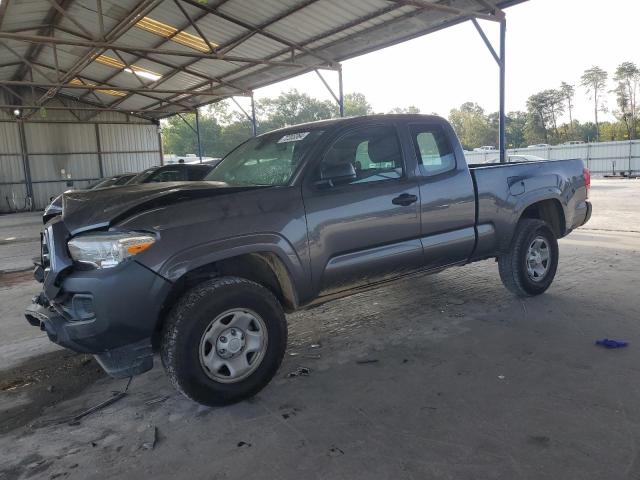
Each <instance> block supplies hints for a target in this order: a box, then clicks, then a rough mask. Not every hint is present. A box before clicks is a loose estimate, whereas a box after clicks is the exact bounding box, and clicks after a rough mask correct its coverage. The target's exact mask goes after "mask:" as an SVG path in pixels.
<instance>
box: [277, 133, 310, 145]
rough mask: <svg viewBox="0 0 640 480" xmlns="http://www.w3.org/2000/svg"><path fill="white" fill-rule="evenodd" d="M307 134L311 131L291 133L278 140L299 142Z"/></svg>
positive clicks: (279, 141)
mask: <svg viewBox="0 0 640 480" xmlns="http://www.w3.org/2000/svg"><path fill="white" fill-rule="evenodd" d="M307 135H309V132H298V133H290V134H289V135H285V136H284V137H282V138H281V139H280V140H278V143H289V142H299V141H300V140H302V139H303V138H304V137H306V136H307Z"/></svg>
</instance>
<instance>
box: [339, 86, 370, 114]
mask: <svg viewBox="0 0 640 480" xmlns="http://www.w3.org/2000/svg"><path fill="white" fill-rule="evenodd" d="M372 113H373V108H372V107H371V104H369V102H368V101H367V98H366V97H365V96H364V94H363V93H357V92H355V93H347V94H346V95H345V96H344V114H345V116H346V117H357V116H360V115H371V114H372Z"/></svg>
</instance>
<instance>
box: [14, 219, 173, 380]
mask: <svg viewBox="0 0 640 480" xmlns="http://www.w3.org/2000/svg"><path fill="white" fill-rule="evenodd" d="M103 233H108V232H103ZM72 238H76V239H77V238H81V237H80V236H76V237H72V235H71V234H70V232H69V231H68V229H67V228H66V226H65V224H64V222H63V221H62V218H60V217H57V218H55V219H54V220H52V221H51V222H49V223H48V224H47V225H46V226H45V228H44V231H43V233H42V242H41V244H42V246H41V255H40V260H39V262H38V263H37V264H36V267H35V271H34V277H35V279H36V280H37V281H39V282H41V283H42V285H43V290H42V292H41V293H40V294H39V295H37V296H35V297H34V298H33V301H32V304H31V305H29V306H28V307H27V308H26V310H25V316H26V318H27V321H28V322H29V323H30V324H31V325H33V326H36V327H39V328H40V329H41V330H43V331H45V332H46V333H47V335H48V337H49V339H50V340H51V341H52V342H54V343H57V344H59V345H61V346H63V347H65V348H68V349H70V350H73V351H76V352H81V353H90V354H93V355H95V357H96V359H97V361H98V362H99V363H100V365H101V366H102V367H103V368H104V370H105V371H106V372H107V373H108V374H109V375H111V376H112V377H115V378H124V377H129V376H132V375H136V374H140V373H142V372H145V371H147V370H149V369H151V368H152V367H153V352H152V348H151V337H152V335H153V334H154V332H155V327H156V325H157V321H158V318H159V314H160V310H161V307H162V300H163V299H164V298H165V297H166V295H167V293H168V291H169V288H170V285H171V284H170V283H169V282H168V281H167V280H165V279H164V278H162V277H161V276H159V275H157V274H156V273H154V272H153V271H151V270H149V269H148V268H146V267H143V266H142V265H141V264H139V263H138V262H136V261H135V260H134V259H133V258H126V259H123V260H122V261H121V262H119V263H118V264H112V265H109V268H106V267H105V268H100V266H99V265H95V264H93V265H92V264H90V263H89V262H87V263H81V262H78V261H74V258H72V255H71V254H70V251H69V248H70V240H71V239H72Z"/></svg>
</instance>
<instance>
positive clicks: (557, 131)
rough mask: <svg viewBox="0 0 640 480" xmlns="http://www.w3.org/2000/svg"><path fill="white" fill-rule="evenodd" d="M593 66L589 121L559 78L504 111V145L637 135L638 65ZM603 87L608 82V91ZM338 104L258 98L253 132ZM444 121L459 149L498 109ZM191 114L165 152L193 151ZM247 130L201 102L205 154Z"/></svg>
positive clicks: (353, 102)
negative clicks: (606, 117)
mask: <svg viewBox="0 0 640 480" xmlns="http://www.w3.org/2000/svg"><path fill="white" fill-rule="evenodd" d="M611 78H612V80H613V85H612V86H611V85H610V84H609V83H610V82H609V73H608V72H607V71H605V70H603V69H602V68H600V67H598V66H593V67H591V68H589V69H587V70H585V71H584V73H583V74H582V76H581V77H580V81H579V86H580V87H582V88H583V89H584V91H585V93H586V95H587V98H588V99H589V101H590V102H591V104H592V106H593V121H591V120H590V121H587V122H580V121H578V120H576V119H574V118H573V113H574V112H573V111H574V106H575V99H576V95H577V93H576V90H577V89H576V87H577V86H576V85H574V84H570V83H567V82H562V83H561V84H560V85H559V86H558V88H552V89H545V90H542V91H540V92H537V93H534V94H533V95H531V96H530V97H529V98H528V100H527V104H526V110H525V111H513V112H509V113H507V115H506V137H507V146H508V147H509V148H520V147H525V146H527V145H535V144H541V143H546V144H559V143H563V142H567V141H584V142H593V141H614V140H629V139H636V138H638V128H639V125H638V123H639V122H638V111H637V93H638V87H639V85H640V69H639V68H638V66H637V65H636V64H635V63H633V62H623V63H621V64H620V65H619V66H618V67H617V68H616V70H615V71H614V72H613V75H612V77H611ZM608 88H611V89H610V90H608ZM607 93H611V94H613V95H614V97H615V107H613V108H612V110H611V113H613V115H614V118H615V121H601V120H600V118H599V114H601V113H603V112H608V111H609V110H608V105H607V103H606V97H607ZM344 110H345V115H346V116H357V115H370V114H372V113H374V110H373V108H372V107H371V104H370V103H369V102H368V101H367V99H366V97H365V96H364V95H363V94H362V93H348V94H346V95H345V97H344ZM387 113H420V110H419V109H418V108H417V107H415V106H409V107H407V108H394V109H392V110H390V111H389V112H387ZM338 115H339V110H338V105H337V104H336V103H335V102H334V101H330V100H318V99H316V98H313V97H311V96H309V95H308V94H306V93H304V92H300V91H298V90H296V89H292V90H289V91H288V92H285V93H282V94H280V95H279V96H277V97H275V98H265V99H261V100H259V101H257V102H256V117H257V124H258V132H259V133H263V132H267V131H269V130H273V129H276V128H281V127H285V126H288V125H295V124H298V123H304V122H311V121H316V120H324V119H327V118H334V117H337V116H338ZM449 121H450V122H451V124H452V125H453V128H454V129H455V130H456V133H457V134H458V136H459V137H460V141H461V143H462V145H463V147H464V148H465V149H469V150H470V149H473V148H476V147H480V146H482V145H493V146H495V145H497V143H498V124H499V118H498V113H497V112H493V113H486V112H485V111H484V110H483V108H482V107H480V106H479V105H478V104H476V103H473V102H467V103H464V104H462V105H461V106H460V107H459V108H454V109H452V110H451V111H450V112H449ZM193 125H194V115H192V114H190V115H183V116H174V117H171V118H169V119H168V120H167V121H166V122H164V123H163V127H162V138H163V148H164V152H165V153H169V154H176V155H185V154H188V153H197V151H198V148H197V141H196V136H195V134H194V132H193ZM251 135H252V127H251V122H250V120H249V119H248V118H247V116H246V115H245V114H243V113H241V112H239V111H237V110H234V109H231V108H230V107H229V105H228V104H227V103H226V102H219V103H216V104H212V105H210V106H208V107H204V108H202V109H201V115H200V138H201V145H202V152H203V155H206V156H212V157H220V156H223V155H224V154H225V153H227V152H228V151H229V150H231V149H232V148H233V147H235V146H236V145H238V144H239V143H241V142H243V141H244V140H246V139H247V138H249V137H250V136H251Z"/></svg>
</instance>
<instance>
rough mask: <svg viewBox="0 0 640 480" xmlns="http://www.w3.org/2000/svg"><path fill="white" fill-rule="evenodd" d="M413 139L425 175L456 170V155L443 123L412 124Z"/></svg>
mask: <svg viewBox="0 0 640 480" xmlns="http://www.w3.org/2000/svg"><path fill="white" fill-rule="evenodd" d="M409 131H410V134H411V141H412V143H413V146H414V148H415V152H416V157H417V159H418V168H419V170H420V173H421V174H422V175H424V176H428V177H430V176H435V175H440V174H442V173H446V172H449V171H451V170H455V168H456V156H455V153H454V150H453V145H452V144H451V141H450V139H449V136H448V135H447V133H446V132H445V130H444V128H443V127H442V126H441V125H426V124H425V125H415V124H414V125H410V126H409Z"/></svg>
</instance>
